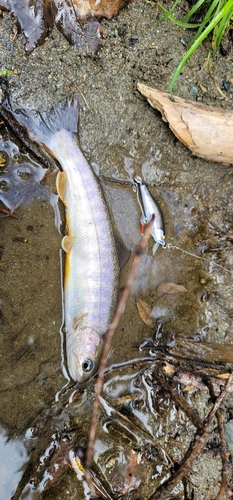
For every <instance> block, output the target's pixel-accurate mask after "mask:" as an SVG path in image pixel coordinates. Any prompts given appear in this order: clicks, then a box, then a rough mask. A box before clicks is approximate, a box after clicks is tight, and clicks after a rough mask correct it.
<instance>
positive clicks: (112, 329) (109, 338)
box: [85, 217, 154, 496]
mask: <svg viewBox="0 0 233 500" xmlns="http://www.w3.org/2000/svg"><path fill="white" fill-rule="evenodd" d="M153 221H154V217H152V219H151V221H150V223H149V224H148V226H147V227H146V230H145V232H144V234H143V235H142V237H141V241H140V244H139V246H138V247H137V248H136V250H135V256H134V259H133V262H132V266H131V270H130V272H129V275H128V279H127V281H126V284H125V286H124V288H123V290H122V293H121V296H120V299H119V302H118V305H117V308H116V312H115V314H114V317H113V320H112V323H111V324H110V326H109V330H108V332H107V334H106V339H105V343H104V348H103V352H102V356H101V359H100V364H99V372H98V376H97V380H96V386H95V397H94V401H93V406H92V415H91V421H90V431H89V439H88V444H87V450H86V460H85V470H86V474H85V478H86V481H87V484H88V486H89V488H90V490H91V495H93V496H95V491H94V488H93V485H92V479H91V475H90V472H89V469H90V466H91V461H92V456H93V449H94V443H95V436H96V428H97V423H98V415H99V397H100V394H101V392H102V388H103V379H104V373H105V368H106V364H107V357H108V354H109V351H110V349H111V345H112V342H113V338H114V335H115V333H116V330H117V327H118V325H119V322H120V319H121V317H122V315H123V313H124V310H125V305H126V302H127V299H128V296H129V293H130V290H131V287H132V283H133V280H134V277H135V274H136V271H137V267H138V264H139V261H140V258H141V256H142V254H143V253H144V251H145V249H146V246H147V242H148V239H149V237H150V230H151V226H152V224H153Z"/></svg>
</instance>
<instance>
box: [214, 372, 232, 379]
mask: <svg viewBox="0 0 233 500" xmlns="http://www.w3.org/2000/svg"><path fill="white" fill-rule="evenodd" d="M216 377H217V378H224V379H228V378H229V377H230V373H220V374H219V375H216Z"/></svg>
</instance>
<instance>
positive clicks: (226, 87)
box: [222, 80, 231, 92]
mask: <svg viewBox="0 0 233 500" xmlns="http://www.w3.org/2000/svg"><path fill="white" fill-rule="evenodd" d="M230 86H231V83H230V82H229V81H228V80H223V81H222V89H223V90H226V92H228V90H230Z"/></svg>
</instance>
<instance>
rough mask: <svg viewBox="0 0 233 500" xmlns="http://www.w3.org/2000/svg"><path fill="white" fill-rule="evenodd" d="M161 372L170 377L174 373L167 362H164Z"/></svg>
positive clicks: (171, 366) (172, 367) (173, 369)
mask: <svg viewBox="0 0 233 500" xmlns="http://www.w3.org/2000/svg"><path fill="white" fill-rule="evenodd" d="M163 371H164V373H166V375H169V376H170V377H171V376H172V375H174V373H175V372H176V370H175V368H174V366H173V365H171V364H170V363H168V362H167V361H164V364H163Z"/></svg>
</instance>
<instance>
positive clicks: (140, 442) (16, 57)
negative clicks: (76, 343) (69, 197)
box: [0, 1, 233, 500]
mask: <svg viewBox="0 0 233 500" xmlns="http://www.w3.org/2000/svg"><path fill="white" fill-rule="evenodd" d="M183 8H187V5H186V3H185V2H184V6H183ZM156 15H157V11H156V8H155V5H154V4H153V3H147V2H141V1H135V2H133V3H130V4H129V5H128V6H127V7H126V8H124V9H123V10H122V11H121V12H120V14H119V15H118V17H117V18H113V19H111V20H109V21H107V20H104V21H102V27H103V37H104V38H103V40H104V43H103V47H102V49H101V51H100V52H99V54H98V56H97V57H93V56H92V55H91V53H90V51H89V49H84V48H83V47H81V48H80V49H79V48H74V47H71V46H70V45H69V43H68V42H67V41H66V40H65V39H64V37H63V36H62V35H61V33H59V32H58V31H56V30H53V33H52V35H51V36H50V37H49V38H47V39H46V40H45V43H44V45H42V46H41V47H38V48H37V49H35V50H34V51H33V52H32V53H31V55H30V56H29V57H26V56H25V52H24V46H23V41H24V39H23V35H22V34H18V36H17V37H15V36H14V29H13V24H12V20H11V17H10V15H9V14H7V13H4V15H3V16H2V17H1V18H0V49H1V55H0V60H1V68H4V69H10V70H12V71H13V74H12V75H11V76H9V86H10V89H11V94H12V96H13V99H14V101H15V102H17V103H19V104H20V103H22V104H23V105H27V106H28V107H30V108H35V109H40V110H48V109H49V108H50V107H51V106H52V105H53V104H55V103H56V102H58V101H59V100H61V99H64V98H65V97H66V96H68V95H70V93H72V92H76V93H77V94H78V95H79V100H80V108H81V109H80V123H79V139H80V144H81V148H82V150H83V152H84V154H85V157H86V158H87V159H88V161H89V162H90V163H91V164H92V166H93V168H94V169H95V171H96V173H97V175H98V176H99V178H100V182H101V184H102V186H103V189H104V192H105V195H106V200H107V204H108V206H109V210H110V214H111V219H112V224H113V226H114V227H115V229H116V232H119V233H120V234H121V237H122V239H123V240H124V242H125V244H126V246H127V247H128V248H131V249H132V250H134V249H135V247H136V245H137V244H138V241H139V239H140V215H141V214H140V208H139V206H138V203H137V199H136V194H135V192H134V190H133V186H132V181H133V176H134V174H135V173H137V174H139V175H140V176H142V178H143V180H144V182H145V183H146V184H147V186H148V187H149V189H150V192H151V193H152V195H153V196H154V198H155V199H156V200H157V201H158V203H159V205H160V207H161V210H162V212H163V216H164V221H165V231H166V241H167V248H165V249H163V248H159V250H158V251H157V253H156V255H155V256H154V257H153V256H152V246H153V242H152V241H149V246H148V252H147V254H146V255H144V256H143V258H142V259H141V262H140V265H139V269H138V272H137V275H136V278H135V281H134V283H133V289H132V294H131V296H130V299H129V301H128V303H127V307H126V310H125V313H124V317H123V319H122V322H121V324H120V326H119V328H118V331H117V334H116V337H115V339H114V345H113V349H112V352H111V356H110V358H109V360H108V365H109V366H110V365H113V368H112V370H111V371H110V372H109V373H108V374H107V376H106V381H105V386H104V391H103V399H102V401H101V411H100V425H99V429H98V435H97V441H96V447H95V456H94V464H93V470H94V472H95V473H96V475H97V477H98V478H99V479H100V481H101V482H102V483H103V484H104V486H105V488H106V489H107V491H108V492H109V494H110V495H111V496H112V497H113V498H122V496H123V495H125V498H130V499H132V500H134V499H135V500H136V499H139V498H140V499H142V498H145V499H146V498H150V496H151V495H152V494H153V492H154V491H155V490H156V488H157V487H158V486H159V484H160V483H161V481H163V480H165V479H167V477H168V476H169V471H170V465H169V459H168V458H167V456H166V454H165V453H164V451H163V450H164V449H165V451H166V453H167V454H169V456H170V455H171V456H172V457H173V458H175V459H176V460H180V459H181V458H182V456H183V454H184V453H185V450H187V448H188V446H189V444H190V441H191V439H192V437H193V435H194V429H195V428H194V426H193V424H192V423H191V421H190V419H188V418H187V416H186V414H185V412H184V411H183V410H182V409H180V408H178V407H177V405H176V404H175V403H174V401H173V400H172V398H171V396H170V395H169V394H168V393H166V391H164V390H162V389H161V387H160V386H159V384H158V382H156V380H155V379H156V377H155V375H154V373H155V372H156V366H157V365H156V366H154V365H153V362H155V357H156V356H158V349H157V351H156V349H154V347H156V346H157V347H158V346H164V345H165V344H166V345H169V347H170V348H171V353H172V349H173V354H174V357H169V356H168V358H166V356H165V355H164V354H163V355H162V357H159V360H160V361H161V360H162V361H164V360H166V359H168V360H169V362H172V363H174V365H175V366H176V363H178V361H177V359H178V356H179V354H181V357H183V358H186V359H185V360H184V367H186V368H187V367H188V368H190V366H192V368H193V369H194V370H205V369H207V368H206V367H208V370H213V371H212V372H211V373H212V374H213V373H214V370H215V369H217V370H220V371H225V370H229V367H231V366H232V360H231V358H230V357H229V358H228V359H225V358H224V352H226V351H228V352H229V353H231V351H232V343H233V327H232V319H233V311H232V272H231V269H232V263H233V254H232V249H233V246H232V213H233V210H232V209H233V207H232V167H226V166H224V165H221V164H217V163H214V162H210V161H205V160H202V159H200V158H196V157H193V156H192V155H191V153H190V151H188V150H187V149H186V148H185V147H184V146H183V145H182V144H180V143H179V142H178V141H177V140H176V139H175V137H174V136H173V134H172V132H171V131H170V130H169V128H168V126H167V124H165V123H164V122H162V120H161V116H160V114H159V113H157V112H156V111H154V110H153V109H152V108H150V106H149V104H148V103H147V102H146V100H145V99H144V98H143V97H142V95H140V94H139V92H138V91H137V90H136V84H137V82H138V81H141V82H143V83H146V84H147V85H150V86H152V87H153V86H154V87H158V88H160V89H161V90H165V91H167V90H168V85H169V82H170V79H171V77H172V75H173V72H174V70H175V68H176V66H177V64H178V62H179V61H180V59H181V57H182V54H183V52H184V46H183V45H182V43H180V38H181V36H182V35H183V32H182V31H180V30H179V29H178V28H177V27H174V26H173V25H171V24H170V23H169V21H164V22H162V23H158V24H156V25H154V26H153V27H151V22H152V21H153V19H154V18H155V17H156ZM185 36H186V37H187V38H188V37H189V33H185ZM190 38H191V35H190ZM206 43H207V42H206ZM205 49H206V46H205V47H202V48H201V49H200V50H199V52H198V53H197V54H194V56H193V57H192V58H191V59H190V61H189V63H188V64H187V66H186V67H185V68H184V70H183V72H182V75H181V76H180V78H179V80H178V82H177V84H176V87H175V89H174V93H175V94H177V95H179V96H180V97H183V98H186V99H190V98H192V97H191V95H190V90H191V88H192V87H194V86H195V87H197V88H198V93H197V95H196V97H195V99H197V100H198V101H200V102H204V103H206V104H211V105H213V106H216V107H220V106H222V107H226V108H227V109H229V110H232V105H233V101H232V98H233V87H232V86H231V87H232V88H230V89H229V91H228V92H227V93H226V92H225V93H226V94H227V100H224V99H222V96H221V94H220V93H219V91H218V89H217V87H216V85H215V82H217V84H218V85H219V86H221V83H222V81H223V79H224V78H226V77H227V76H229V75H231V74H232V55H231V56H230V55H229V56H228V55H227V56H225V57H222V56H221V55H220V54H219V55H218V56H217V58H216V61H215V64H214V70H213V77H212V78H211V77H210V76H209V75H208V74H207V73H206V72H205V69H204V60H205V56H206V52H205ZM0 133H1V138H0V139H1V142H0V199H1V205H0V208H4V209H8V210H10V211H13V212H14V213H15V214H16V216H17V218H14V217H11V216H8V215H7V214H6V213H4V212H0V229H1V242H0V250H1V252H0V255H1V260H0V280H1V306H2V308H1V318H0V319H1V333H0V343H1V368H0V372H1V388H0V391H1V393H0V397H1V406H0V423H1V437H2V445H1V450H2V452H1V456H2V462H1V466H0V475H1V485H2V486H1V490H0V496H1V498H5V499H6V500H7V499H10V498H11V496H12V495H13V493H14V491H15V488H16V486H17V483H18V481H19V480H20V478H21V476H22V471H23V470H24V469H25V467H26V464H27V463H28V460H29V458H30V456H31V453H32V456H33V459H34V460H35V462H36V460H37V458H38V456H43V455H44V454H45V451H46V450H47V449H48V447H49V446H50V445H51V443H53V446H54V450H56V453H57V455H55V459H54V463H56V459H57V458H56V457H62V458H61V462H62V463H63V466H64V463H65V457H66V458H67V453H69V451H70V448H69V446H70V442H71V443H75V446H74V449H75V453H76V451H77V450H76V448H77V447H81V448H82V447H84V448H85V446H86V442H87V433H88V426H89V418H90V410H91V402H92V398H93V394H94V381H90V382H89V383H88V384H87V387H84V388H81V389H80V391H79V392H78V396H77V399H76V400H75V401H73V402H70V404H68V401H69V398H71V399H72V397H71V395H72V393H73V390H74V389H76V388H75V387H73V386H72V384H70V385H69V386H68V388H66V389H65V386H66V384H67V383H68V380H67V377H66V375H67V374H66V370H65V364H64V359H63V338H62V335H61V334H60V329H61V325H62V299H61V290H62V286H61V281H62V278H61V254H60V244H61V239H62V234H63V232H64V223H65V221H64V209H63V206H62V204H61V203H60V202H59V200H58V197H57V194H56V190H55V177H56V175H55V173H54V164H53V165H52V167H51V169H50V170H49V171H48V170H46V168H45V167H44V165H43V164H41V163H40V162H39V161H38V160H36V159H35V157H34V156H33V155H32V154H31V153H29V151H28V150H27V149H26V148H25V147H23V146H22V144H21V143H20V142H19V141H18V140H16V138H15V136H14V135H13V134H12V133H11V132H9V131H8V130H6V127H5V125H4V123H1V124H0ZM132 253H133V252H132ZM131 262H132V258H131V260H130V261H129V262H128V263H127V265H126V266H125V268H124V269H123V271H122V278H121V283H122V284H123V283H124V281H125V278H126V276H127V273H128V270H129V267H130V263H131ZM165 283H175V284H179V285H182V286H183V287H185V288H186V289H187V292H185V293H161V289H160V288H159V286H160V285H161V284H165ZM138 298H140V299H143V300H144V301H145V302H146V303H147V304H148V306H149V307H150V309H151V310H152V314H153V321H154V327H153V328H150V327H149V326H148V325H147V324H145V322H144V321H143V320H142V319H141V317H140V316H139V314H138V309H137V305H136V302H137V299H138ZM156 332H157V333H156ZM148 338H149V339H152V341H151V343H150V342H149V343H147V341H146V339H148ZM176 339H177V343H176ZM145 341H146V342H145ZM143 342H145V343H144V348H142V349H140V350H139V346H140V345H141V344H142V343H143ZM189 342H190V344H189ZM186 343H187V351H186V350H185V345H186ZM194 343H195V349H192V345H194ZM220 344H221V346H222V353H223V357H222V359H221V358H220V357H219V356H216V355H215V353H216V350H215V349H214V345H220ZM198 345H199V346H200V351H199V350H198V347H197V348H196V346H198ZM148 346H149V347H148ZM151 346H152V347H151ZM188 346H190V347H188ZM211 346H212V347H211ZM207 347H208V348H207ZM198 353H199V354H198ZM150 355H152V356H153V358H152V360H151V361H143V359H144V358H148V357H149V356H150ZM229 356H230V355H229ZM138 358H142V360H141V361H138ZM156 359H157V358H156ZM130 360H136V361H134V362H132V363H130V364H129V366H128V367H127V366H126V367H125V366H122V367H119V366H118V367H117V368H115V365H116V364H117V363H120V364H124V363H126V362H130ZM222 360H224V361H222ZM160 361H159V362H160ZM181 361H182V360H181ZM181 361H180V359H179V363H180V362H181ZM193 363H194V364H193ZM182 366H183V365H182ZM178 388H179V390H181V389H183V386H182V385H181V386H178ZM183 395H184V397H185V398H186V400H187V401H188V402H189V403H190V404H191V406H192V407H193V408H194V409H196V410H197V411H198V413H199V415H200V417H201V418H203V419H204V418H205V416H206V414H207V412H208V411H209V410H210V409H211V405H210V402H209V394H208V391H206V390H200V389H193V388H192V389H190V391H186V392H184V393H183ZM232 405H233V401H232V395H229V396H228V399H227V404H226V406H225V409H224V419H225V421H227V420H229V421H230V419H232ZM126 418H127V419H128V420H126ZM215 424H216V422H215ZM155 440H157V441H158V444H156V442H155ZM64 443H65V444H64ZM67 443H68V444H67ZM10 445H12V448H10ZM62 446H63V447H62ZM59 447H60V448H59ZM161 447H162V449H161ZM59 450H60V451H59ZM59 453H60V455H59ZM9 455H10V459H9V465H8V466H7V468H6V457H8V456H9ZM7 463H8V462H7ZM23 465H24V469H23V468H22V467H23ZM49 466H51V467H52V464H51V463H50V464H48V463H46V465H45V471H44V470H42V471H39V472H38V470H37V473H35V467H34V470H33V467H32V469H31V477H32V478H34V479H33V481H34V483H33V481H32V484H31V485H30V486H27V488H26V493H25V494H24V497H22V498H28V499H37V498H41V495H42V494H43V498H46V499H48V500H49V499H54V498H56V499H58V500H60V499H62V500H64V499H66V498H70V499H72V498H79V499H81V498H85V499H86V498H88V493H87V491H86V490H85V488H84V489H83V486H82V482H81V481H79V480H78V479H77V476H76V473H77V470H76V471H75V472H74V470H71V468H70V467H69V466H66V465H65V466H64V471H63V472H64V475H63V473H62V474H61V477H60V479H61V480H60V482H59V484H56V485H55V486H54V487H53V488H52V489H50V488H48V489H47V490H46V487H45V483H46V467H47V471H49V473H50V472H51V470H50V469H49ZM221 466H222V465H221V460H220V454H219V437H218V436H217V434H216V433H213V434H212V435H211V437H210V438H209V441H208V444H207V445H206V446H205V448H204V450H203V452H202V453H201V454H200V457H199V460H198V461H196V462H195V465H194V466H193V468H192V473H191V474H190V481H191V483H189V486H188V488H189V494H190V495H191V490H192V487H193V485H194V486H195V494H196V499H197V500H202V499H204V498H213V497H214V495H217V492H218V485H219V484H220V482H221ZM228 474H229V477H230V479H229V482H230V484H231V483H232V477H231V475H232V471H231V470H230V469H229V471H228ZM33 484H34V485H33ZM40 490H41V491H40ZM42 490H44V493H42ZM171 498H176V499H179V500H180V499H183V498H185V496H184V488H183V485H182V484H179V486H178V487H177V488H176V489H175V490H174V491H173V493H172V496H171ZM186 498H188V496H186Z"/></svg>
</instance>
